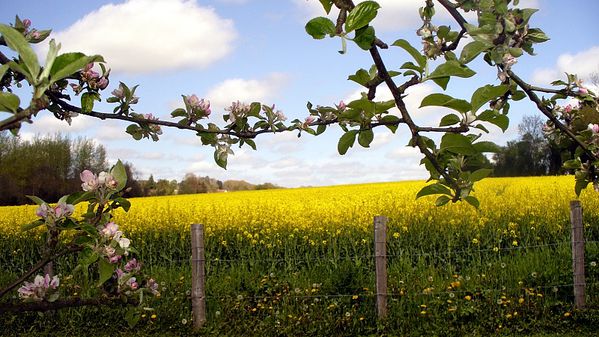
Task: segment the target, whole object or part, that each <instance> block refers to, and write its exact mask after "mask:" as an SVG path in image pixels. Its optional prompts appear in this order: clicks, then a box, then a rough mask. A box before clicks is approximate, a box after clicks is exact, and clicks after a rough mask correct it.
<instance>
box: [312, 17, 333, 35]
mask: <svg viewBox="0 0 599 337" xmlns="http://www.w3.org/2000/svg"><path fill="white" fill-rule="evenodd" d="M306 33H308V34H310V36H312V37H313V38H314V39H317V40H321V39H324V37H325V36H326V35H327V34H328V35H334V34H335V24H334V23H333V21H331V20H330V19H328V18H325V17H322V16H320V17H317V18H314V19H312V20H310V21H308V23H307V24H306Z"/></svg>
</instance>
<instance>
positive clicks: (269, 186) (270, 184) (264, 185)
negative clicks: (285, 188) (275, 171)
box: [255, 183, 282, 190]
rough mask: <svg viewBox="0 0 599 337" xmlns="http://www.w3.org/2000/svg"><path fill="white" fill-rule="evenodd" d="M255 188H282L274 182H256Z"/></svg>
mask: <svg viewBox="0 0 599 337" xmlns="http://www.w3.org/2000/svg"><path fill="white" fill-rule="evenodd" d="M255 188H256V190H274V189H277V188H282V187H281V186H277V185H275V184H272V183H264V184H258V185H256V187H255Z"/></svg>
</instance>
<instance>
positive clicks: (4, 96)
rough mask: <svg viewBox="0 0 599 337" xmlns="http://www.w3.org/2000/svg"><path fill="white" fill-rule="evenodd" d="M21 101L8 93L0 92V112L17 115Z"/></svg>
mask: <svg viewBox="0 0 599 337" xmlns="http://www.w3.org/2000/svg"><path fill="white" fill-rule="evenodd" d="M20 105H21V100H20V99H19V96H17V95H15V94H12V93H10V92H3V91H2V92H0V111H6V112H12V113H17V111H18V109H19V106H20Z"/></svg>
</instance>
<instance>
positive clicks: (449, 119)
mask: <svg viewBox="0 0 599 337" xmlns="http://www.w3.org/2000/svg"><path fill="white" fill-rule="evenodd" d="M461 121H462V119H461V118H460V117H459V116H458V115H456V114H448V115H445V116H443V118H441V122H439V126H449V125H454V124H458V123H459V122H461Z"/></svg>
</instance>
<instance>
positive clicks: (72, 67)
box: [50, 53, 104, 82]
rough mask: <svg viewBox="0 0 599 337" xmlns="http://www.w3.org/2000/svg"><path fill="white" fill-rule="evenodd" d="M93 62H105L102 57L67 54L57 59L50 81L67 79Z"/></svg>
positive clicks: (51, 71)
mask: <svg viewBox="0 0 599 337" xmlns="http://www.w3.org/2000/svg"><path fill="white" fill-rule="evenodd" d="M93 62H104V59H103V58H102V56H100V55H93V56H86V55H85V54H83V53H65V54H60V55H58V57H56V60H55V61H54V64H53V65H52V70H50V80H51V81H52V82H57V81H59V80H61V79H63V78H65V77H68V76H71V75H73V74H75V73H77V72H78V71H80V70H81V69H83V68H84V67H85V66H86V65H88V64H89V63H93Z"/></svg>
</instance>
